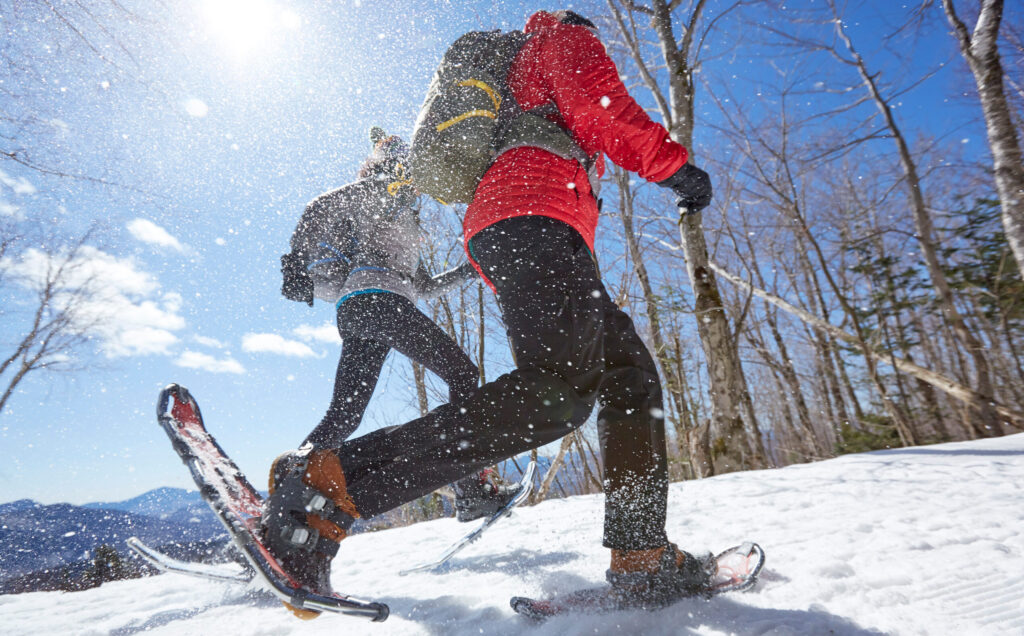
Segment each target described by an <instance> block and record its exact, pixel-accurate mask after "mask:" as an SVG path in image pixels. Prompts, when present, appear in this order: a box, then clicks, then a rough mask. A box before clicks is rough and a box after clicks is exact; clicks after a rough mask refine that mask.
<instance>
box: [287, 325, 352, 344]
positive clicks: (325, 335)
mask: <svg viewBox="0 0 1024 636" xmlns="http://www.w3.org/2000/svg"><path fill="white" fill-rule="evenodd" d="M292 333H294V334H295V335H296V336H298V337H300V338H302V339H303V340H313V341H316V342H328V343H331V344H338V343H339V342H341V336H339V335H338V328H337V327H335V326H334V325H332V324H331V323H329V322H325V323H324V324H322V325H320V326H319V327H314V326H313V325H299V326H298V327H296V328H295V329H293V330H292Z"/></svg>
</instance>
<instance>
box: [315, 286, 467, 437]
mask: <svg viewBox="0 0 1024 636" xmlns="http://www.w3.org/2000/svg"><path fill="white" fill-rule="evenodd" d="M338 333H339V334H340V335H341V339H342V345H341V357H340V358H339V359H338V370H337V372H336V373H335V376H334V394H333V396H332V397H331V404H330V406H329V407H328V408H327V414H326V415H324V418H323V420H321V421H320V424H318V425H317V427H316V428H314V429H313V432H311V433H310V434H309V436H308V437H306V439H305V441H304V442H303V444H307V443H310V444H313V445H314V447H316V448H336V447H338V446H340V445H341V443H342V442H344V441H345V440H346V439H348V437H349V436H350V435H351V434H352V433H353V432H354V431H355V430H356V428H357V427H358V426H359V423H360V422H361V421H362V419H363V413H364V412H365V411H366V406H367V404H369V402H370V396H372V395H373V390H374V388H375V387H376V386H377V379H378V378H379V377H380V370H381V368H382V367H383V366H384V359H385V358H386V357H387V355H388V352H389V351H390V350H392V349H394V350H395V351H397V352H399V353H401V354H402V355H404V356H405V357H407V358H409V359H410V360H412V361H413V362H416V363H418V364H421V365H423V366H424V367H426V368H427V369H429V370H430V371H432V372H433V373H434V374H435V375H437V376H438V377H439V378H441V379H442V380H444V381H445V382H446V383H447V384H448V399H449V401H450V402H452V403H456V402H459V401H461V400H462V399H463V398H465V397H466V396H468V395H469V394H470V392H471V391H472V390H473V389H474V388H476V385H477V379H478V378H479V372H478V370H477V367H476V365H475V364H473V362H472V361H471V360H470V359H469V356H467V355H466V353H465V352H464V351H463V350H462V349H461V348H459V345H457V344H456V343H455V341H453V340H452V339H451V338H450V337H449V336H448V334H446V333H445V332H444V331H443V330H442V329H441V328H440V327H438V326H437V325H436V324H434V322H433V321H432V320H430V318H428V317H427V316H425V315H424V314H423V312H421V311H420V310H419V309H417V308H416V305H415V304H414V303H413V302H412V301H411V300H409V299H408V298H406V297H404V296H402V295H400V294H394V293H391V292H372V293H366V294H358V295H355V296H352V297H351V298H348V299H346V300H345V302H343V303H341V304H340V305H338Z"/></svg>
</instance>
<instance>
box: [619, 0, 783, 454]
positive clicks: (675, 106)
mask: <svg viewBox="0 0 1024 636" xmlns="http://www.w3.org/2000/svg"><path fill="white" fill-rule="evenodd" d="M705 4H706V2H705V0H696V2H694V3H693V4H692V7H691V10H690V15H689V18H688V19H686V20H684V21H682V22H681V24H679V25H678V27H679V29H680V31H681V37H680V38H679V39H678V41H677V38H676V35H675V32H674V29H675V28H676V24H675V22H674V20H673V16H672V14H673V11H674V10H676V9H677V7H678V5H679V3H678V2H676V1H673V2H668V1H667V0H651V1H650V2H649V3H646V4H641V3H638V2H634V1H632V0H608V6H609V8H610V9H611V12H612V15H613V17H614V20H615V24H616V26H617V27H618V33H619V35H620V36H621V37H622V39H623V41H624V42H625V45H626V50H627V51H628V54H629V56H630V57H631V59H632V60H633V62H634V63H635V65H636V67H637V69H638V72H639V74H640V78H641V79H642V81H643V83H644V85H645V86H646V87H647V89H648V90H649V91H650V94H651V96H652V97H653V98H654V101H655V103H656V104H657V107H658V112H659V113H660V115H661V118H662V121H663V122H664V124H665V126H666V128H668V130H669V133H670V134H671V135H672V138H673V139H675V140H676V141H678V142H679V143H681V144H683V145H684V146H686V147H687V148H688V149H691V150H692V148H693V129H694V117H693V114H694V100H695V97H694V96H695V92H694V82H693V73H694V69H695V68H696V67H697V66H698V61H697V59H698V58H699V53H700V50H701V44H702V38H701V37H699V33H698V23H700V22H701V20H702V18H703V11H704V8H705ZM735 6H738V4H737V5H733V7H735ZM729 11H730V9H726V11H725V12H724V13H728V12H729ZM721 15H723V14H722V13H719V17H721ZM638 18H639V19H641V20H647V21H648V23H649V24H650V29H651V31H652V32H653V35H654V37H655V39H656V42H657V47H658V49H659V51H660V56H661V62H662V63H664V64H665V65H666V66H667V77H668V90H667V92H666V91H665V90H664V89H663V88H662V87H661V86H660V85H659V83H658V80H657V78H656V77H655V73H654V71H653V70H652V69H651V67H650V65H649V64H648V62H647V61H646V60H645V58H644V54H643V51H642V47H643V37H644V36H643V35H642V34H641V31H640V29H639V28H638V24H637V19H638ZM716 19H717V18H716ZM712 24H713V21H712ZM709 28H710V27H709ZM679 236H680V243H681V246H682V249H683V254H684V257H685V260H686V269H687V272H688V274H689V278H690V287H691V289H692V292H693V296H694V304H695V310H696V316H697V331H698V334H699V335H700V340H701V345H702V346H703V349H704V355H705V359H706V361H707V365H708V376H709V381H710V386H709V391H710V394H711V400H712V422H713V425H712V427H711V428H710V434H711V435H712V437H713V438H714V439H713V441H712V442H711V444H710V447H711V452H712V461H713V470H714V472H715V473H723V472H730V471H734V470H744V469H749V468H756V467H760V466H762V465H763V462H764V449H763V447H762V442H761V434H760V431H759V430H758V428H757V420H756V417H755V415H754V413H753V412H752V410H751V409H750V408H749V405H750V404H751V401H750V399H749V392H748V390H747V386H746V380H745V379H744V377H743V370H742V367H741V366H740V362H739V357H738V355H737V350H736V342H735V337H734V334H733V331H732V328H731V327H730V325H729V318H728V316H727V315H726V312H725V308H724V306H723V304H722V298H721V295H720V293H719V290H718V284H717V282H716V281H715V278H714V274H713V273H712V271H711V270H710V269H709V268H708V248H707V242H706V239H705V237H704V230H703V226H702V224H701V215H700V214H694V215H686V216H682V217H680V219H679ZM656 355H662V356H663V355H664V354H663V353H662V352H656ZM664 366H665V365H664V364H663V367H664ZM748 429H749V430H748ZM701 447H703V444H696V445H695V446H694V448H701ZM704 468H706V469H710V468H711V467H704ZM708 472H710V470H709V471H708Z"/></svg>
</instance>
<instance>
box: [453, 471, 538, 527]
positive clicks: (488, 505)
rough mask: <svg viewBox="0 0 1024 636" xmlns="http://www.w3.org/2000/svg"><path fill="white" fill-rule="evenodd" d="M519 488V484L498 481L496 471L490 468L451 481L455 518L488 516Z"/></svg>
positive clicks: (497, 509)
mask: <svg viewBox="0 0 1024 636" xmlns="http://www.w3.org/2000/svg"><path fill="white" fill-rule="evenodd" d="M521 489H522V486H520V485H519V484H512V485H508V484H503V483H499V477H498V474H497V472H495V471H494V469H491V468H486V469H484V470H482V471H481V472H480V473H478V474H475V475H469V476H468V477H463V478H462V479H460V480H458V481H456V482H454V483H452V490H453V491H454V492H455V518H456V519H458V520H459V521H463V522H465V521H473V520H474V519H479V518H480V517H490V516H491V515H493V514H495V513H496V512H498V511H499V510H501V509H502V508H504V507H505V506H506V505H507V504H508V502H510V501H512V499H513V498H514V497H515V496H516V495H517V494H519V491H520V490H521Z"/></svg>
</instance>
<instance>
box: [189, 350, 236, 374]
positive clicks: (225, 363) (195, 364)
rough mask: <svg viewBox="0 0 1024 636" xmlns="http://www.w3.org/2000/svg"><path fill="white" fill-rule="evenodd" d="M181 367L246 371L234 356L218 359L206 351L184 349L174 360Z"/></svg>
mask: <svg viewBox="0 0 1024 636" xmlns="http://www.w3.org/2000/svg"><path fill="white" fill-rule="evenodd" d="M174 364H176V365H177V366H179V367H185V368H186V369H201V370H203V371H209V372H210V373H235V374H239V375H241V374H243V373H245V367H243V366H242V365H241V364H239V362H238V361H237V360H235V359H233V358H230V357H228V358H225V359H223V360H218V359H217V358H215V357H213V356H211V355H207V354H205V353H199V352H198V351H187V350H186V351H184V352H182V354H181V355H180V356H178V359H177V360H175V361H174Z"/></svg>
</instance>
